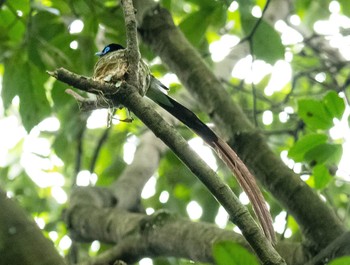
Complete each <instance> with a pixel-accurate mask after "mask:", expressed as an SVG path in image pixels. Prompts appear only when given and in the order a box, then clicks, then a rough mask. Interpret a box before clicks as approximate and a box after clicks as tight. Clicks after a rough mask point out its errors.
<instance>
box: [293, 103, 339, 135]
mask: <svg viewBox="0 0 350 265" xmlns="http://www.w3.org/2000/svg"><path fill="white" fill-rule="evenodd" d="M298 115H299V117H300V118H302V119H303V121H304V122H305V123H306V125H307V126H309V127H310V128H311V129H323V130H326V129H329V128H330V127H332V126H333V117H332V116H331V115H330V114H329V113H328V111H327V110H326V107H325V105H324V104H322V102H320V101H317V100H314V99H301V100H299V101H298Z"/></svg>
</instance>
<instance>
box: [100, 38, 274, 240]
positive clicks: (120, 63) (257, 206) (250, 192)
mask: <svg viewBox="0 0 350 265" xmlns="http://www.w3.org/2000/svg"><path fill="white" fill-rule="evenodd" d="M96 55H97V56H99V57H100V58H99V59H98V61H97V62H96V64H95V67H94V74H93V79H94V80H96V81H103V82H109V83H111V82H112V83H118V82H121V81H125V80H126V78H127V75H128V61H127V55H126V49H125V48H124V47H123V46H122V45H120V44H116V43H112V44H109V45H107V46H105V47H104V48H103V50H102V51H101V52H97V53H96ZM138 82H139V87H138V89H139V93H140V94H141V95H142V96H146V97H148V98H150V99H151V100H152V101H154V102H155V103H156V104H157V105H159V106H160V107H162V108H163V109H165V110H166V111H167V112H169V113H170V114H171V115H172V116H174V117H175V118H177V119H178V120H180V121H181V122H182V123H183V124H185V125H186V126H187V127H188V128H190V129H191V130H192V131H193V132H194V133H195V134H197V135H198V136H199V137H201V138H202V139H203V141H204V142H205V143H207V144H208V145H209V146H210V147H212V148H213V149H214V151H215V152H216V153H217V154H218V156H219V157H220V158H221V159H222V160H223V161H224V162H225V164H226V165H227V166H228V168H229V169H230V170H231V172H232V173H233V175H234V176H236V179H237V181H238V183H239V184H240V186H241V187H242V189H243V190H244V191H245V193H246V194H247V196H248V198H249V200H250V202H251V204H252V206H253V210H254V212H255V214H256V216H257V218H258V220H259V222H260V225H261V227H262V230H263V232H264V234H265V236H266V238H267V239H268V240H269V241H270V242H272V243H275V233H274V229H273V225H272V217H271V215H270V212H269V210H268V208H267V205H266V203H265V200H264V197H263V195H262V193H261V191H260V189H259V187H258V185H257V183H256V181H255V178H254V176H253V175H252V174H251V173H250V171H249V170H248V168H247V167H246V166H245V164H244V163H243V161H242V160H241V159H240V158H239V156H238V155H237V154H236V152H235V151H234V150H233V149H232V148H231V147H230V146H229V145H228V144H227V143H226V142H225V141H224V140H222V139H221V138H220V137H219V136H218V135H217V134H216V133H215V132H214V131H213V130H212V129H210V128H209V127H208V126H207V125H206V124H205V123H203V122H202V121H201V120H200V119H199V118H198V117H197V115H196V114H194V113H193V112H192V111H191V110H189V109H188V108H186V107H185V106H183V105H182V104H180V103H179V102H177V101H176V100H174V99H173V98H171V97H170V96H168V95H167V94H166V93H165V90H168V88H167V87H166V86H165V85H163V84H162V83H161V82H160V81H159V80H158V79H156V78H155V77H154V76H153V75H152V74H151V72H150V70H149V67H148V66H147V64H146V63H145V62H144V61H143V60H142V59H141V60H140V61H139V73H138Z"/></svg>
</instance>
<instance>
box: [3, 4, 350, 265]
mask: <svg viewBox="0 0 350 265" xmlns="http://www.w3.org/2000/svg"><path fill="white" fill-rule="evenodd" d="M184 8H187V7H184ZM237 8H238V4H237V2H233V3H232V4H231V6H230V10H231V11H234V10H236V9H237ZM328 8H329V10H330V12H331V16H330V17H329V19H328V20H322V21H317V22H316V23H315V24H314V30H315V31H316V32H317V33H318V34H320V35H324V36H326V38H327V40H329V44H330V46H331V47H333V48H336V49H339V52H340V53H341V54H342V55H343V57H344V58H345V59H347V60H350V36H349V35H348V36H346V37H344V36H343V35H341V34H340V30H341V28H342V29H349V28H350V19H349V18H348V17H345V16H343V15H341V14H340V13H339V11H340V6H339V3H338V2H337V1H333V2H331V3H330V4H329V7H328ZM19 12H20V11H19ZM252 14H253V15H254V16H255V17H260V16H261V14H262V10H261V9H260V8H259V7H258V6H256V7H255V8H254V9H253V10H252ZM19 15H20V13H19ZM290 23H291V25H294V26H296V27H298V26H299V25H300V18H299V17H298V16H297V15H293V16H291V17H290ZM83 28H84V23H83V22H82V21H81V20H75V21H73V22H72V23H71V24H70V26H69V31H70V33H71V34H78V33H80V32H81V31H82V30H83ZM275 28H276V30H277V31H278V32H280V33H281V36H282V41H283V44H285V45H287V44H288V45H291V44H294V45H296V46H297V45H298V44H299V45H300V49H301V48H302V45H303V44H302V43H303V36H302V35H301V34H300V33H299V32H298V31H296V30H295V29H293V28H292V27H290V26H288V25H287V24H286V23H285V22H283V21H278V22H277V23H276V24H275ZM239 41H240V39H239V38H238V37H237V36H233V35H228V34H225V35H222V36H221V38H220V39H219V40H218V41H215V42H212V43H211V44H210V52H211V57H212V60H213V61H214V62H220V61H221V60H223V59H224V58H225V57H226V56H227V55H228V54H229V52H230V50H231V49H232V48H234V46H235V45H238V43H239ZM70 47H71V49H78V48H79V44H78V42H77V41H72V42H71V45H70ZM292 60H293V53H292V52H291V51H289V50H288V49H287V50H286V52H285V59H284V60H279V61H277V62H276V63H275V64H274V65H270V64H267V63H265V62H263V61H260V60H253V58H252V56H250V55H249V56H246V57H245V58H242V59H241V60H239V61H238V62H237V64H236V66H235V67H234V69H233V71H232V73H231V74H232V77H236V78H239V79H242V80H244V81H245V83H247V84H252V83H253V84H254V83H258V82H260V81H261V80H262V79H263V78H264V77H265V76H266V75H268V74H271V78H270V81H269V84H268V85H267V86H266V88H265V91H264V93H265V95H266V96H271V95H273V94H274V93H275V92H278V91H280V90H281V89H282V88H283V87H284V86H285V85H286V84H287V83H288V82H290V81H291V78H292V68H291V65H290V62H291V61H292ZM151 63H152V62H151ZM0 78H1V76H0ZM316 79H317V81H318V82H321V83H322V82H323V81H325V76H324V74H323V73H322V72H321V73H319V74H318V75H317V76H316ZM161 81H162V82H163V83H164V84H166V85H168V84H173V83H176V82H178V80H177V78H176V76H174V75H173V74H167V75H165V76H164V77H163V78H161ZM1 83H2V82H1V80H0V89H1ZM18 107H19V99H18V97H15V98H14V99H13V102H12V107H11V109H10V111H9V115H7V116H6V117H5V115H4V109H3V105H2V102H1V104H0V128H1V129H0V167H4V166H6V165H7V164H9V163H10V161H12V159H14V157H13V155H12V154H11V150H13V148H15V147H16V146H18V143H19V142H20V141H22V144H21V146H22V153H21V158H20V161H18V165H17V167H11V169H10V173H9V176H10V178H11V176H16V175H17V174H16V172H18V171H19V170H22V169H24V170H25V172H26V173H27V174H28V176H29V177H30V178H31V179H32V180H33V182H35V183H36V185H38V186H39V187H42V188H46V187H50V188H51V196H52V198H54V199H55V200H56V202H57V203H58V204H64V203H66V201H67V198H68V196H67V194H66V192H65V191H64V189H63V188H62V187H63V186H64V184H65V178H64V176H63V175H61V174H60V173H59V170H57V169H59V168H62V167H64V163H63V161H62V160H60V158H58V157H57V156H56V155H55V154H53V153H52V152H51V143H50V141H49V140H48V139H47V138H45V137H43V136H42V135H43V134H44V133H45V132H47V131H50V132H52V131H58V130H59V128H60V121H59V120H58V119H57V118H56V117H50V118H47V119H45V120H44V121H42V122H41V123H40V124H38V125H37V126H36V127H35V128H33V129H32V130H31V131H30V133H26V131H25V130H24V128H23V126H22V125H21V121H20V119H19V113H18ZM295 112H296V110H295V109H293V108H292V107H286V108H285V109H284V110H283V111H282V112H280V113H279V114H278V118H279V120H280V122H281V123H286V122H287V121H288V120H289V117H290V115H291V114H293V113H295ZM349 113H350V110H349V106H348V105H346V111H345V114H344V116H343V117H342V119H340V120H334V127H333V128H332V129H331V131H330V136H331V137H332V139H335V140H336V139H340V140H341V141H342V143H343V156H342V159H341V162H340V164H339V167H338V171H337V173H336V175H337V176H338V177H339V178H342V179H343V180H344V181H350V163H349V162H348V161H349V160H350V153H349V152H350V130H349V126H348V117H349ZM106 117H107V111H106V110H96V111H94V112H93V113H92V114H91V116H90V117H89V119H88V121H87V127H88V128H89V129H95V128H105V127H106ZM274 117H276V116H274V115H273V113H272V112H271V111H270V110H267V111H265V112H264V113H263V115H262V123H263V124H264V125H270V124H272V122H273V119H274ZM113 122H114V123H118V121H117V120H114V121H113ZM136 143H137V139H136V137H134V138H133V137H131V138H130V139H129V140H128V141H127V142H126V143H125V144H124V161H125V162H126V163H128V164H130V163H131V161H132V159H133V155H134V152H135V149H136ZM189 144H190V146H191V147H192V148H193V149H194V150H195V151H197V152H198V154H199V155H200V156H201V157H202V158H203V159H204V160H205V161H206V162H207V163H208V165H209V166H210V167H211V168H212V169H213V170H217V169H218V165H217V163H216V159H215V156H214V155H213V153H212V151H211V149H210V148H209V147H208V146H206V145H205V144H204V143H203V141H202V140H201V139H200V138H193V139H192V140H190V141H189ZM280 157H281V159H282V160H283V161H284V163H285V164H286V165H288V166H289V167H290V168H291V169H293V170H294V171H295V172H296V173H298V174H300V173H301V165H300V164H299V163H295V162H294V161H293V160H291V159H289V158H288V156H287V151H282V152H281V153H280ZM302 177H303V179H304V180H307V178H308V176H305V175H303V176H302ZM96 181H97V176H96V174H93V173H90V172H89V171H86V170H85V171H81V172H80V173H79V174H78V176H77V180H76V182H77V185H79V186H87V185H91V184H95V183H96ZM156 184H157V176H153V177H152V178H150V180H149V181H148V183H147V184H146V186H145V187H144V190H143V192H142V198H144V199H149V198H151V197H153V196H155V194H156ZM8 195H9V196H12V194H11V193H9V194H8ZM169 196H170V194H169V192H168V191H163V192H161V194H160V196H159V198H158V199H159V202H160V203H163V204H164V203H166V202H167V201H168V199H169ZM239 199H240V201H241V202H242V203H243V204H248V203H249V201H248V198H247V196H246V195H245V194H244V193H241V194H239ZM186 210H187V213H188V217H189V218H190V219H192V220H198V219H199V218H200V217H201V215H202V213H203V209H202V207H201V205H200V203H198V202H197V201H194V200H193V201H191V202H189V203H188V205H187V208H186ZM146 211H147V213H148V214H152V213H153V212H154V209H152V208H147V209H146ZM35 221H36V222H37V224H38V226H39V227H40V228H44V227H45V224H46V223H45V220H44V219H43V218H40V217H37V218H36V219H35ZM215 222H216V224H217V225H218V226H219V227H222V228H224V227H225V226H226V225H227V223H228V215H227V213H226V211H225V210H224V209H223V208H222V207H220V208H219V211H218V213H217V216H216V218H215ZM285 222H286V212H284V211H283V212H281V213H280V214H279V215H277V216H276V218H275V220H274V226H275V229H276V232H277V233H282V232H284V235H285V237H290V236H291V231H290V230H287V231H284V229H285ZM235 231H237V232H239V231H238V229H235ZM49 237H50V238H51V239H52V240H53V241H56V240H57V239H58V234H57V232H55V231H52V232H50V233H49ZM71 243H72V242H71V240H70V238H69V237H68V236H67V235H66V236H64V237H62V238H61V239H60V240H59V242H58V244H57V245H58V249H60V250H61V251H64V250H66V249H68V248H69V247H70V245H71ZM99 248H100V243H99V242H98V241H94V242H93V243H92V245H91V251H92V252H96V251H98V250H99ZM140 264H142V265H149V264H152V260H151V259H148V258H145V259H143V260H142V261H140Z"/></svg>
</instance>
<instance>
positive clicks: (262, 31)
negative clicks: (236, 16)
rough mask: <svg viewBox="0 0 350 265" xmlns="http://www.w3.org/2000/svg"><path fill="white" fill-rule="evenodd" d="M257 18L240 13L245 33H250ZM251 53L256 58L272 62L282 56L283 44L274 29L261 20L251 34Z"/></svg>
mask: <svg viewBox="0 0 350 265" xmlns="http://www.w3.org/2000/svg"><path fill="white" fill-rule="evenodd" d="M257 21H258V19H257V18H254V17H252V16H251V15H249V16H247V15H241V23H242V27H243V30H244V32H245V34H247V35H249V34H251V32H252V30H253V28H254V26H255V25H256V23H257ZM252 44H253V53H254V55H255V56H256V57H257V58H258V59H262V60H264V61H266V62H267V63H271V64H274V63H275V62H276V61H277V60H279V59H283V58H284V46H283V44H282V41H281V38H280V36H279V34H278V33H277V32H276V30H275V29H274V28H273V27H272V26H270V25H269V24H268V23H266V22H265V21H264V20H262V21H261V22H260V24H259V26H258V28H257V29H256V31H255V32H254V34H253V36H252Z"/></svg>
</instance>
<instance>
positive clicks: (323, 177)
mask: <svg viewBox="0 0 350 265" xmlns="http://www.w3.org/2000/svg"><path fill="white" fill-rule="evenodd" d="M312 174H313V176H314V180H315V188H316V189H319V190H322V189H324V188H325V187H326V186H327V185H328V183H329V182H330V181H331V180H332V179H333V178H332V176H331V174H329V170H328V168H327V167H326V166H325V165H316V166H315V167H314V168H313V169H312Z"/></svg>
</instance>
